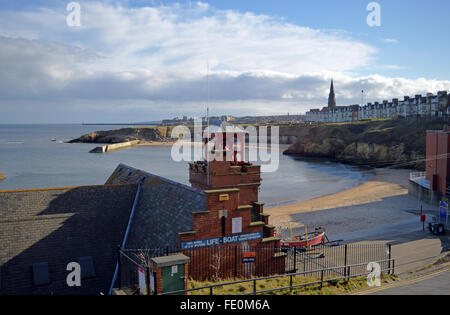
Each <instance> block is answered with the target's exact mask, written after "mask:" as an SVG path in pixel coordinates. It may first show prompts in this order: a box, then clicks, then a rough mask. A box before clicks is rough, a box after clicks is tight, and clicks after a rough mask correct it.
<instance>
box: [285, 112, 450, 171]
mask: <svg viewBox="0 0 450 315" xmlns="http://www.w3.org/2000/svg"><path fill="white" fill-rule="evenodd" d="M444 125H446V124H445V123H444V122H439V121H426V120H421V121H416V120H414V121H396V120H384V121H370V122H357V123H346V124H320V125H309V126H308V125H305V126H299V127H296V129H297V130H296V131H295V130H290V131H289V132H290V133H291V134H292V135H294V134H295V135H296V136H297V141H296V143H295V144H293V145H292V146H291V147H290V148H289V149H288V150H287V151H285V152H284V154H287V155H296V156H301V157H315V158H317V157H318V158H327V159H330V160H334V161H340V162H345V163H351V164H361V165H368V166H377V167H378V166H379V167H382V166H395V167H399V168H416V169H424V167H425V155H426V131H427V130H441V129H443V127H444ZM291 128H292V127H291ZM284 133H286V131H285V132H284Z"/></svg>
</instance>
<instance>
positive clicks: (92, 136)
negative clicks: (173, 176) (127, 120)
mask: <svg viewBox="0 0 450 315" xmlns="http://www.w3.org/2000/svg"><path fill="white" fill-rule="evenodd" d="M135 140H139V141H165V140H166V137H165V136H163V135H162V134H161V132H160V130H159V129H156V128H123V129H118V130H108V131H95V132H92V133H89V134H86V135H83V136H81V137H80V138H78V139H74V140H72V141H69V142H70V143H121V142H128V141H135Z"/></svg>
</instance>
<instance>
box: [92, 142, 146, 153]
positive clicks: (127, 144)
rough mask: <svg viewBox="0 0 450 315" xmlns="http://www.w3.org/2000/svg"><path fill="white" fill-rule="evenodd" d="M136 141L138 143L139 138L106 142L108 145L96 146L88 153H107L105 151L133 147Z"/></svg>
mask: <svg viewBox="0 0 450 315" xmlns="http://www.w3.org/2000/svg"><path fill="white" fill-rule="evenodd" d="M138 143H139V140H134V141H127V142H121V143H114V144H108V145H104V146H100V147H96V148H95V149H93V150H91V151H90V153H107V152H111V151H116V150H121V149H126V148H130V147H134V146H135V145H137V144H138Z"/></svg>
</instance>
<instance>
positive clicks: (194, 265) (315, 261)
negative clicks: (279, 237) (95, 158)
mask: <svg viewBox="0 0 450 315" xmlns="http://www.w3.org/2000/svg"><path fill="white" fill-rule="evenodd" d="M249 252H252V253H253V256H252V257H253V259H252V260H251V261H250V262H248V260H247V258H246V257H245V255H244V254H246V253H249ZM177 253H183V254H184V255H186V256H188V257H189V258H190V262H189V263H188V271H189V274H188V275H187V277H188V279H190V280H189V281H215V282H218V281H221V280H224V279H229V280H230V281H231V280H233V279H234V280H238V279H242V280H250V281H254V279H260V278H261V277H283V276H289V275H297V276H301V275H303V276H304V277H307V276H310V277H315V278H322V279H323V278H324V277H325V278H329V277H348V275H351V273H350V272H349V270H348V269H347V267H348V266H350V267H351V272H352V273H358V274H359V273H363V272H365V270H364V268H363V265H364V264H366V262H390V261H391V260H390V259H391V245H390V244H386V243H384V242H361V243H353V244H342V245H340V244H338V243H333V244H331V245H330V244H329V245H326V244H321V245H318V246H315V247H313V248H310V249H308V250H305V249H304V248H295V247H294V248H290V249H283V248H265V247H244V246H237V245H236V246H234V245H233V246H228V247H222V246H216V247H208V248H197V249H189V250H179V249H176V248H172V249H171V248H169V247H166V248H162V249H121V248H119V250H118V258H119V259H118V266H119V268H118V277H117V281H116V282H115V288H117V287H118V288H119V289H126V290H127V293H129V292H131V293H136V294H145V293H146V294H152V293H151V291H153V294H154V293H155V292H154V287H153V285H154V283H155V281H156V276H155V274H154V272H153V270H152V263H151V259H152V258H154V257H161V256H168V255H172V254H177ZM357 266H359V268H360V270H358V269H357V268H358V267H357ZM381 268H382V269H383V270H385V269H386V268H391V266H390V265H389V266H387V265H384V266H381ZM143 277H145V286H144V285H143ZM143 288H145V291H146V292H145V293H143V292H142V291H144V289H143ZM138 290H139V291H138Z"/></svg>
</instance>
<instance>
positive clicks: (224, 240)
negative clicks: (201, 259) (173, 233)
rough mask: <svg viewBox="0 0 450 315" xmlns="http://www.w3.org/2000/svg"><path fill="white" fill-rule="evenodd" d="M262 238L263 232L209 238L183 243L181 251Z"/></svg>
mask: <svg viewBox="0 0 450 315" xmlns="http://www.w3.org/2000/svg"><path fill="white" fill-rule="evenodd" d="M260 238H262V233H261V232H255V233H249V234H240V235H233V236H223V237H216V238H209V239H206V240H196V241H189V242H182V243H181V249H182V250H184V249H192V248H201V247H209V246H217V245H226V244H232V243H240V242H246V241H251V240H257V239H260Z"/></svg>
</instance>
